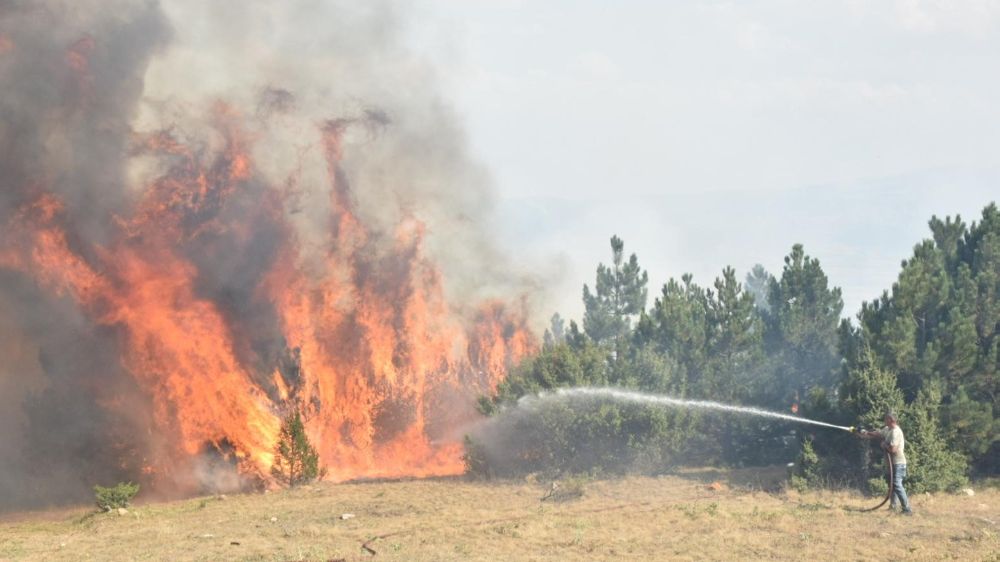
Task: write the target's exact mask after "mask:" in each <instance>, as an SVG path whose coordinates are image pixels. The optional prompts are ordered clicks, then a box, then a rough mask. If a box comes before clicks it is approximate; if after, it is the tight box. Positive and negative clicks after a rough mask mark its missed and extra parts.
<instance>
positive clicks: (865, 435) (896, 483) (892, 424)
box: [860, 411, 913, 515]
mask: <svg viewBox="0 0 1000 562" xmlns="http://www.w3.org/2000/svg"><path fill="white" fill-rule="evenodd" d="M860 435H861V438H862V439H878V440H879V441H881V443H880V445H881V447H882V450H883V451H888V452H889V455H890V457H891V458H892V503H891V504H890V506H891V507H892V509H893V510H895V509H896V508H897V505H901V506H902V507H903V515H913V511H911V510H910V500H909V498H907V497H906V490H904V489H903V478H906V455H905V454H904V453H903V449H905V448H906V439H905V438H904V437H903V430H902V429H901V428H900V427H899V424H898V423H897V422H896V414H895V413H893V412H892V411H889V412H886V413H885V427H883V428H882V429H880V430H878V431H862V432H861V434H860Z"/></svg>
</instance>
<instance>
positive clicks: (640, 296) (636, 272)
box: [583, 236, 649, 343]
mask: <svg viewBox="0 0 1000 562" xmlns="http://www.w3.org/2000/svg"><path fill="white" fill-rule="evenodd" d="M611 253H612V262H611V265H610V266H606V265H604V264H603V263H602V264H600V265H598V266H597V279H596V280H595V283H594V292H593V293H592V292H591V291H590V287H588V286H587V285H584V286H583V304H584V308H585V312H584V315H583V329H584V331H585V332H586V333H587V335H588V336H590V337H591V339H593V340H594V341H596V342H598V343H602V342H608V341H613V340H617V339H619V338H621V337H622V336H624V335H625V334H627V333H628V332H629V330H630V328H631V322H632V320H633V319H634V318H635V317H636V316H638V315H639V314H641V313H642V312H643V310H645V308H646V297H647V290H646V283H647V282H648V281H649V275H648V274H647V273H646V272H645V271H644V270H643V269H642V268H640V267H639V260H638V258H636V256H635V254H632V255H631V256H630V257H629V259H628V261H625V243H624V242H623V241H622V239H621V238H619V237H617V236H612V237H611Z"/></svg>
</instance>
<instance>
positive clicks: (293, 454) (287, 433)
mask: <svg viewBox="0 0 1000 562" xmlns="http://www.w3.org/2000/svg"><path fill="white" fill-rule="evenodd" d="M271 473H272V474H273V475H274V477H275V478H277V479H278V480H279V481H280V482H281V483H283V484H285V485H286V486H298V485H300V484H305V483H307V482H312V481H313V480H316V479H317V478H322V477H323V475H324V474H325V470H324V469H322V468H321V467H320V465H319V453H318V452H317V451H316V449H315V448H314V447H313V446H312V444H311V443H309V438H308V436H306V428H305V425H304V424H303V423H302V415H301V414H299V412H298V410H295V411H293V412H292V413H291V414H289V415H288V416H287V417H286V418H285V419H284V421H283V422H282V424H281V433H280V434H279V436H278V444H277V445H276V446H275V448H274V465H273V466H272V467H271Z"/></svg>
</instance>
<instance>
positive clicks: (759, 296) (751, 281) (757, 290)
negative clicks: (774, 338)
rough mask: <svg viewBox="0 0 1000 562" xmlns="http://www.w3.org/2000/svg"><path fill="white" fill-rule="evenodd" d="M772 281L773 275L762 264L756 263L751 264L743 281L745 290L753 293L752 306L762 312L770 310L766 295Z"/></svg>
mask: <svg viewBox="0 0 1000 562" xmlns="http://www.w3.org/2000/svg"><path fill="white" fill-rule="evenodd" d="M774 281H775V279H774V276H773V275H771V274H770V273H768V272H767V270H766V269H764V266H763V265H761V264H759V263H758V264H756V265H754V266H753V269H751V270H750V273H747V276H746V280H744V282H743V283H744V285H745V286H746V291H747V292H748V293H750V294H751V295H753V303H754V306H756V307H757V308H758V309H760V310H761V311H762V312H764V313H767V312H770V311H771V303H770V302H769V301H768V300H767V297H768V293H769V292H770V291H771V283H773V282H774Z"/></svg>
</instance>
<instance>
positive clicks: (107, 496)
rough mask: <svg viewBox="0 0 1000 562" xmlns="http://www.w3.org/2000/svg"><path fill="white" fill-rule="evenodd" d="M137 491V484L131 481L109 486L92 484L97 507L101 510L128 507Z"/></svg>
mask: <svg viewBox="0 0 1000 562" xmlns="http://www.w3.org/2000/svg"><path fill="white" fill-rule="evenodd" d="M138 493H139V485H138V484H133V483H131V482H119V483H118V484H115V485H114V486H112V487H110V488H105V487H104V486H94V497H95V498H96V500H97V507H98V508H100V509H101V510H103V511H111V510H112V509H118V508H120V507H128V506H129V504H130V502H131V501H132V498H134V497H135V495H136V494H138Z"/></svg>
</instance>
